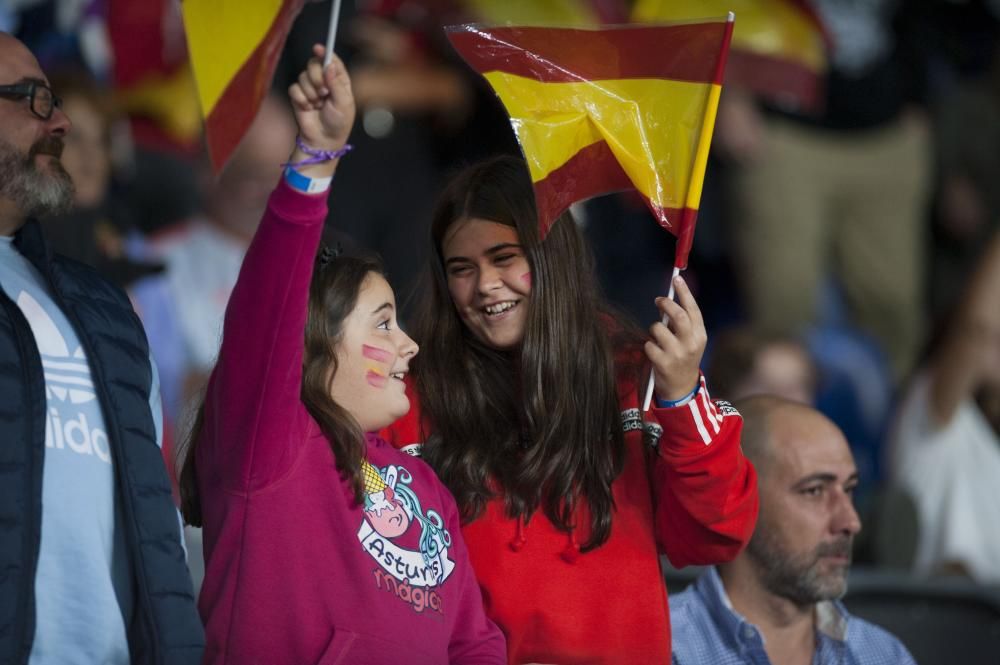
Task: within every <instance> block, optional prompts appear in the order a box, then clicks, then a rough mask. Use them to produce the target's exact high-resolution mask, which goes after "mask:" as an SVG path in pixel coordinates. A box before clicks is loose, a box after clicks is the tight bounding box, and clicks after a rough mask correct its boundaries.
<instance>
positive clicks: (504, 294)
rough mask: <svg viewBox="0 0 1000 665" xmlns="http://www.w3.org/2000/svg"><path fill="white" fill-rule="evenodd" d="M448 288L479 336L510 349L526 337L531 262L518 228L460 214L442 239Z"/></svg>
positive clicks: (496, 346)
mask: <svg viewBox="0 0 1000 665" xmlns="http://www.w3.org/2000/svg"><path fill="white" fill-rule="evenodd" d="M441 253H442V255H443V257H444V269H445V274H446V276H447V280H448V291H449V293H450V294H451V300H452V302H453V303H454V304H455V309H456V310H457V311H458V315H459V317H460V318H461V319H462V322H463V323H464V324H465V326H466V327H467V328H468V329H469V330H470V331H471V332H472V334H473V335H475V336H476V338H477V339H478V340H479V341H481V342H483V343H484V344H486V345H487V346H490V347H492V348H494V349H510V348H515V347H517V346H518V345H520V343H521V340H522V339H523V338H524V329H525V323H526V322H527V319H528V304H529V301H530V295H531V268H530V267H529V265H528V259H527V256H525V253H524V249H523V248H522V247H521V243H520V240H519V238H518V236H517V230H516V229H514V228H513V227H510V226H507V225H505V224H498V223H496V222H491V221H488V220H485V219H467V220H458V221H457V222H455V223H454V224H452V225H451V227H450V228H449V229H448V231H447V233H445V235H444V240H443V241H442V243H441Z"/></svg>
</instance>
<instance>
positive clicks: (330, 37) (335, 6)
mask: <svg viewBox="0 0 1000 665" xmlns="http://www.w3.org/2000/svg"><path fill="white" fill-rule="evenodd" d="M338 20H340V0H333V3H332V5H331V6H330V28H329V29H328V30H327V33H326V55H325V56H323V66H324V67H326V66H327V65H329V64H330V60H331V59H332V58H333V42H334V40H335V39H336V37H337V21H338Z"/></svg>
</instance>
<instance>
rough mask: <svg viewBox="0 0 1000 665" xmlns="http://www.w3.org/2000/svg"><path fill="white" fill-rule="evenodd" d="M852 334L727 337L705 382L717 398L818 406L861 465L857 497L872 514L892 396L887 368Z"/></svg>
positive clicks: (737, 333)
mask: <svg viewBox="0 0 1000 665" xmlns="http://www.w3.org/2000/svg"><path fill="white" fill-rule="evenodd" d="M872 351H873V349H872V348H871V345H868V346H865V345H864V344H863V343H862V340H861V339H859V338H858V336H857V335H852V334H851V333H850V331H845V330H842V329H837V328H832V327H826V328H815V329H810V330H808V331H807V332H806V334H805V335H804V337H803V339H801V340H800V339H798V338H795V337H791V336H786V335H780V334H775V333H768V332H761V331H759V330H755V329H753V328H751V327H749V326H740V327H736V328H730V329H728V330H725V331H723V332H721V333H719V334H718V335H716V336H715V337H714V339H713V340H712V342H711V344H710V348H709V350H708V356H707V362H706V367H707V370H706V375H707V376H708V377H709V379H710V380H711V381H712V385H713V386H715V394H717V395H718V396H719V397H721V398H723V399H726V400H730V401H735V400H739V399H744V398H747V397H751V396H753V395H774V396H777V397H781V398H783V399H787V400H790V401H792V402H798V403H800V404H807V405H809V406H813V407H816V408H817V409H818V410H819V411H820V412H821V413H822V414H823V415H825V416H826V417H827V418H830V419H831V420H832V421H834V422H835V423H836V424H837V426H838V427H839V428H840V429H841V430H842V431H843V433H844V435H845V436H846V437H847V440H848V441H849V442H850V444H851V452H852V453H853V455H854V459H855V463H856V464H857V465H858V472H859V483H858V491H857V492H856V493H855V498H856V499H858V500H859V505H860V506H861V507H862V508H864V509H867V508H868V507H869V503H868V502H869V500H870V499H871V498H872V495H873V493H874V492H875V491H876V490H877V489H878V486H879V483H880V482H881V480H882V477H881V467H880V460H881V457H882V445H881V442H882V437H883V435H884V429H885V421H886V413H887V411H888V405H889V401H888V399H889V398H888V395H887V394H886V393H885V392H883V391H881V390H880V387H882V386H885V384H886V378H885V377H886V372H885V369H884V363H882V362H880V361H879V358H878V357H877V355H875V356H873V354H872Z"/></svg>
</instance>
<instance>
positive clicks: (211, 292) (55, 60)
mask: <svg viewBox="0 0 1000 665" xmlns="http://www.w3.org/2000/svg"><path fill="white" fill-rule="evenodd" d="M479 4H489V3H475V2H468V3H461V2H458V1H457V0H456V1H455V2H448V1H447V0H355V1H353V2H352V1H351V0H345V2H344V3H343V5H344V7H343V15H342V17H341V21H340V25H341V30H340V34H339V35H338V45H337V51H338V53H340V54H341V55H342V57H343V58H344V59H345V61H346V62H347V64H348V67H349V68H350V71H351V78H352V80H353V83H354V91H355V96H356V99H357V103H358V109H359V115H358V118H359V121H358V122H357V123H356V127H355V130H354V134H353V135H352V137H351V140H350V142H351V143H352V144H353V145H354V150H353V152H352V153H351V154H350V155H349V156H348V157H347V158H345V159H344V161H343V164H342V167H341V168H340V169H338V171H337V177H336V179H335V182H334V184H333V190H334V191H333V200H335V201H336V205H335V206H333V210H332V211H331V213H330V216H329V218H328V220H327V222H328V223H327V235H328V236H329V238H330V239H332V240H336V241H337V242H340V243H342V244H346V245H356V246H359V247H365V248H369V249H372V250H375V251H377V252H378V253H379V254H381V256H382V257H383V259H384V260H385V263H386V265H387V266H388V268H389V277H390V280H391V281H392V282H393V285H394V287H395V289H396V292H397V293H398V294H399V295H400V301H401V305H402V312H403V315H404V318H405V315H406V314H407V313H408V312H409V311H411V309H412V303H413V302H414V298H418V297H419V295H420V282H421V275H419V267H420V266H422V265H424V264H425V263H426V258H427V257H425V256H423V255H422V254H421V252H422V251H423V248H424V247H426V246H427V245H428V243H427V242H426V236H427V234H428V225H429V221H430V211H431V206H432V204H433V201H434V200H435V198H436V196H437V195H438V193H439V191H440V189H441V186H442V184H443V182H444V180H445V178H446V177H447V175H448V174H449V173H451V172H453V171H455V170H457V169H458V168H459V167H461V166H462V165H464V164H467V163H469V162H471V161H473V160H476V159H478V158H481V157H484V156H487V155H492V154H498V153H510V154H517V144H516V142H515V140H514V137H513V134H512V132H511V130H510V127H509V125H508V122H507V119H506V116H505V114H504V112H503V109H502V107H501V106H500V105H499V103H498V102H497V101H496V99H495V98H494V96H493V94H492V93H491V92H490V91H489V89H488V88H487V87H486V86H485V83H484V82H483V81H481V80H480V79H478V77H476V76H475V75H474V74H473V73H472V72H471V71H470V70H468V69H467V68H466V67H465V66H464V65H463V64H462V63H461V61H460V60H459V59H458V58H457V56H456V55H455V54H454V53H453V52H452V51H451V50H450V48H449V46H448V44H447V40H446V39H445V36H444V32H443V30H442V26H444V25H448V24H454V23H459V22H465V21H468V20H474V19H476V18H478V17H479V15H477V13H476V7H477V6H478V5H479ZM809 4H810V5H812V8H813V10H814V11H815V12H816V14H817V15H818V16H819V17H820V19H821V21H822V23H823V26H824V28H825V30H826V31H827V33H828V34H827V38H828V44H829V54H828V58H829V63H830V65H829V71H828V72H827V75H826V80H825V86H824V90H825V98H826V99H825V104H824V105H823V108H822V110H820V111H816V112H806V111H804V110H803V109H801V108H796V107H795V105H794V104H781V103H776V102H775V101H774V100H767V101H765V100H762V99H758V98H756V97H755V96H754V94H753V93H752V91H749V90H741V89H739V87H737V86H728V87H727V88H726V89H725V92H724V94H723V99H722V103H721V107H720V110H719V115H718V119H717V125H716V130H715V140H714V144H713V154H712V157H711V160H710V164H709V169H708V175H707V180H706V184H705V189H704V194H703V199H702V204H701V210H700V219H699V225H698V230H697V233H696V235H695V245H694V251H693V253H692V258H691V265H690V268H689V270H688V272H687V273H686V278H687V280H688V282H689V283H690V284H692V285H693V287H694V289H695V291H696V293H697V295H698V300H699V302H700V303H701V307H702V309H703V311H704V312H705V318H706V324H707V326H708V331H709V339H710V342H709V344H710V349H709V354H708V358H707V360H706V366H705V367H704V370H705V372H706V375H707V376H708V378H709V381H710V383H711V384H712V385H713V386H714V391H713V392H714V394H715V396H716V397H719V398H723V399H727V400H737V399H742V398H745V397H748V396H752V395H755V394H760V393H771V394H776V395H780V396H783V397H785V398H787V399H791V400H795V401H799V402H803V403H807V404H812V405H815V406H816V407H817V408H818V409H819V410H821V411H822V412H823V413H825V414H826V415H827V416H829V417H830V418H831V419H832V420H833V421H834V422H836V423H837V424H838V425H839V426H840V428H841V429H842V430H843V431H844V432H845V434H846V435H847V438H848V440H849V441H850V443H851V446H852V449H853V452H854V456H855V458H856V460H857V462H858V466H859V469H860V473H861V484H860V486H859V488H858V491H857V494H856V499H857V502H858V509H859V512H861V513H862V515H863V517H864V520H863V521H864V523H865V525H866V530H865V531H864V532H862V534H861V536H860V537H859V540H858V552H857V553H856V560H857V561H860V562H867V563H870V564H873V565H878V566H895V567H899V568H906V569H911V570H914V571H916V572H918V573H920V574H923V575H963V576H968V577H971V578H973V579H974V580H976V581H977V582H980V583H982V584H987V585H1000V501H997V499H996V496H995V494H994V492H993V491H992V487H993V483H994V482H997V480H998V479H1000V435H998V432H1000V231H998V230H1000V190H998V189H997V188H996V186H995V183H996V182H998V181H1000V46H998V45H1000V41H998V39H997V36H998V26H1000V2H996V1H995V0H993V1H989V0H967V1H964V2H961V1H954V0H952V1H945V0H909V1H907V2H902V1H894V0H865V1H862V0H854V1H851V2H845V1H843V0H839V1H838V0H812V1H811V2H810V3H809ZM593 5H594V6H595V7H597V8H598V9H599V10H600V11H601V12H603V14H602V18H606V19H607V20H616V19H621V18H623V17H626V16H627V15H628V7H627V5H628V3H627V2H626V1H625V0H621V2H613V1H612V2H597V3H593ZM179 11H180V10H179V3H176V2H174V1H173V0H145V1H144V2H141V3H139V2H134V1H133V2H128V1H127V0H90V1H84V0H54V1H42V0H6V2H5V3H4V4H3V5H0V29H2V30H5V31H8V32H11V33H12V34H14V35H16V36H18V37H19V38H21V39H22V40H23V41H24V42H25V43H26V44H27V45H28V46H29V47H30V48H31V50H32V51H33V52H34V53H35V54H36V55H37V56H38V59H39V61H40V62H41V65H42V67H43V68H44V69H45V70H46V71H47V72H49V73H50V77H51V80H52V85H53V88H54V89H55V91H56V92H57V94H59V95H60V96H62V98H63V100H64V107H63V108H64V110H65V111H66V113H67V115H68V116H69V117H70V118H71V120H72V123H73V131H72V132H70V133H69V134H68V135H67V137H66V141H65V142H66V147H65V152H64V155H63V163H64V164H65V167H66V169H67V170H68V171H69V172H70V174H71V175H72V177H73V180H74V181H75V183H76V194H75V201H74V209H73V210H72V211H71V212H70V213H68V214H66V215H63V216H60V217H59V218H55V219H47V220H43V221H44V225H45V228H46V231H47V233H48V236H49V239H50V242H51V244H52V246H53V247H54V248H55V250H56V251H58V252H61V253H63V254H66V255H69V256H72V257H74V258H77V259H78V260H81V261H83V262H86V263H89V264H91V265H93V266H94V267H95V268H97V269H98V270H99V271H100V272H101V273H103V274H104V275H105V276H107V277H108V278H110V279H111V280H113V281H114V282H116V283H117V284H119V285H121V286H123V287H125V288H126V289H127V290H128V292H129V294H130V295H131V297H132V299H133V302H134V304H135V306H136V309H137V310H138V312H139V313H140V316H141V317H142V319H143V322H144V324H145V326H146V330H147V334H148V337H149V339H150V344H151V348H152V352H153V356H154V358H155V360H156V362H157V364H158V366H159V372H160V378H161V384H162V394H163V403H164V412H165V415H166V419H165V420H166V422H165V425H166V434H167V436H166V441H167V445H165V447H164V448H165V455H167V456H168V460H170V461H171V462H172V457H171V455H172V452H171V445H170V441H171V437H174V436H176V435H177V433H178V432H180V431H183V430H184V428H185V427H187V426H188V423H187V419H188V418H190V413H189V408H188V407H187V405H189V404H190V403H191V402H192V400H193V398H195V397H196V396H197V395H198V394H199V392H200V391H201V390H203V388H204V382H205V379H206V377H207V373H208V371H209V370H210V369H211V367H212V365H213V363H214V361H215V357H216V353H217V350H218V343H219V335H220V329H221V322H222V316H223V312H224V309H225V306H226V302H227V300H228V297H229V293H230V291H231V289H232V287H233V284H234V283H235V281H236V277H237V274H238V271H239V267H240V264H241V261H242V257H243V253H244V252H245V250H246V248H247V246H248V244H249V241H250V238H251V237H252V236H253V232H254V229H255V225H256V223H257V221H258V220H259V219H260V217H261V214H262V212H263V208H264V205H265V203H266V199H267V195H268V193H269V192H270V191H271V188H272V186H273V184H274V182H276V180H277V178H278V177H279V174H280V166H279V165H280V164H281V162H283V161H285V158H286V157H287V154H285V153H286V152H287V146H289V145H290V144H291V143H292V142H293V140H294V133H295V125H294V122H293V120H292V116H291V113H290V111H289V109H288V108H287V102H286V101H285V100H284V95H283V94H281V93H282V92H283V91H284V90H285V89H286V88H287V87H288V85H289V84H290V83H291V82H292V80H293V78H292V77H294V76H295V75H296V74H297V72H298V71H299V70H300V69H301V66H302V63H303V62H305V61H306V59H307V58H308V56H309V49H310V47H311V45H312V44H314V43H316V42H323V41H324V40H325V36H326V34H325V33H326V26H327V24H328V17H329V12H330V3H329V2H319V3H309V4H307V5H306V7H305V9H304V10H303V12H302V14H301V16H300V17H299V19H298V20H297V22H296V24H295V27H294V29H293V31H292V33H291V35H290V37H289V39H288V42H287V44H286V47H285V50H284V53H283V54H282V58H281V61H280V62H279V65H278V70H277V74H276V76H275V82H274V89H275V90H276V91H277V92H278V94H275V95H272V96H271V97H269V98H267V99H266V100H265V102H264V104H263V105H262V107H261V110H260V112H259V114H258V115H257V118H256V120H255V122H254V124H253V126H252V127H251V129H250V131H249V132H248V134H247V136H246V137H245V139H244V140H243V142H242V143H241V145H240V147H239V149H238V150H237V152H236V153H235V154H234V155H233V157H232V159H231V160H230V161H229V163H228V165H227V166H226V168H225V169H224V170H223V171H222V173H221V174H214V173H213V172H212V170H211V167H210V165H209V163H208V160H207V158H206V156H205V154H204V152H203V150H202V147H201V146H202V144H201V137H200V135H199V133H198V128H199V116H198V115H197V114H198V111H197V101H196V96H195V93H194V89H193V87H192V86H193V84H192V81H191V77H190V74H189V72H188V70H187V67H186V64H185V63H186V54H185V49H184V38H183V27H182V23H181V20H180V16H179ZM737 20H738V19H737ZM574 215H575V217H576V219H577V221H578V223H579V224H580V225H581V226H582V227H583V229H584V230H585V232H586V235H587V236H588V238H589V239H590V240H591V241H592V249H593V251H594V253H595V255H596V258H597V265H598V268H599V274H600V278H601V280H602V284H603V288H604V290H605V293H606V294H607V296H608V297H609V299H610V300H611V301H612V302H613V303H615V304H616V306H617V307H618V308H619V309H620V311H621V312H622V316H629V317H632V318H634V319H635V320H637V321H640V322H644V321H647V320H650V319H651V318H652V317H653V315H655V309H654V305H653V298H654V297H655V296H657V295H661V294H664V293H665V292H666V291H667V286H668V280H669V277H670V270H671V267H672V261H673V238H672V236H670V235H669V234H667V233H665V232H663V231H662V230H661V229H660V228H659V227H658V226H657V225H656V223H655V222H654V221H653V219H652V217H651V216H650V215H649V213H648V212H647V211H646V209H645V208H644V206H643V204H642V202H641V201H640V200H639V198H638V197H636V196H633V195H630V194H627V193H626V194H618V195H610V196H606V197H601V198H599V199H595V200H592V201H589V202H586V203H582V204H577V205H576V206H574ZM168 466H169V467H170V468H173V464H172V463H171V464H169V465H168ZM880 525H892V529H891V533H892V537H891V538H890V537H886V534H887V533H890V530H888V529H887V528H886V529H882V528H880ZM192 544H193V546H196V536H192ZM190 560H191V562H192V565H195V564H197V563H198V562H199V561H200V557H197V556H192V557H191V558H190Z"/></svg>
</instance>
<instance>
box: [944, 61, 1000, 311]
mask: <svg viewBox="0 0 1000 665" xmlns="http://www.w3.org/2000/svg"><path fill="white" fill-rule="evenodd" d="M936 129H937V155H938V168H939V183H938V197H937V205H936V213H937V214H936V225H935V236H936V238H935V239H936V241H937V242H936V243H935V245H934V249H933V255H932V260H933V264H932V269H933V275H934V279H933V280H932V281H931V283H930V284H931V289H932V294H931V295H932V304H933V305H934V312H935V314H943V313H944V312H945V310H946V309H947V308H948V307H950V305H951V303H952V302H953V301H954V296H955V293H957V292H958V291H959V290H960V289H961V286H962V284H964V283H965V281H966V280H967V279H968V276H969V274H970V271H971V270H972V268H973V267H974V266H975V265H976V261H977V259H978V257H979V255H980V254H981V253H982V251H983V248H984V247H985V246H986V244H987V243H988V242H989V239H990V237H991V236H992V235H993V233H994V231H995V230H996V229H997V228H998V227H1000V189H998V188H997V187H996V183H997V182H1000V149H998V148H1000V48H997V49H996V51H995V54H994V58H993V66H992V68H991V69H990V71H989V72H988V73H987V74H986V75H985V76H982V77H979V78H977V79H974V80H971V81H967V82H965V83H963V84H961V85H959V86H957V89H956V90H955V91H954V93H952V94H950V95H948V96H947V97H945V98H943V99H942V100H941V103H940V107H939V109H938V114H937V127H936Z"/></svg>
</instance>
